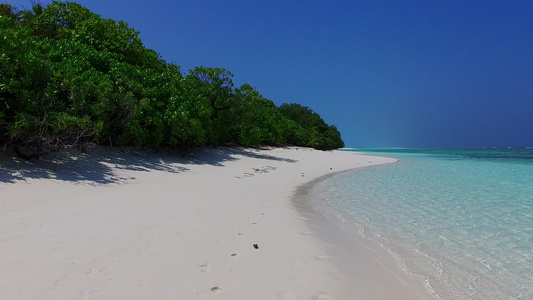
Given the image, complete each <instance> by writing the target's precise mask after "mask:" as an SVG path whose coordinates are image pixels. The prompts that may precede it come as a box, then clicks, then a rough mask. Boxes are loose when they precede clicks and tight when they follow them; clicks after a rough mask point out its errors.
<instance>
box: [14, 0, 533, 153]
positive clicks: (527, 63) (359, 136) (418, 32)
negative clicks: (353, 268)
mask: <svg viewBox="0 0 533 300" xmlns="http://www.w3.org/2000/svg"><path fill="white" fill-rule="evenodd" d="M4 1H7V2H8V3H10V4H13V5H16V6H19V7H20V6H25V7H29V6H30V4H29V1H25V0H24V1H18V0H17V1H9V0H4ZM42 3H43V4H48V3H50V1H42ZM78 3H81V4H82V5H83V6H85V7H87V8H89V9H91V10H92V11H93V12H95V13H97V14H100V15H101V16H102V17H104V18H113V19H116V20H124V21H126V22H127V23H128V24H129V25H130V26H131V27H134V28H135V29H136V30H138V31H140V32H141V34H140V36H141V39H142V40H143V42H144V44H145V45H146V46H147V47H149V48H152V49H154V50H155V51H157V52H158V53H160V54H161V55H162V57H163V58H164V59H165V60H166V61H168V62H173V63H175V64H177V65H180V66H182V70H183V71H184V72H187V71H188V70H189V69H191V68H193V67H195V66H202V65H203V66H208V67H224V68H226V69H228V70H230V71H231V72H232V73H233V74H234V75H235V77H234V82H235V83H236V85H240V84H243V83H250V84H251V85H252V86H254V87H255V88H256V89H257V90H258V91H259V92H260V93H261V94H262V95H263V96H264V97H266V98H268V99H270V100H272V101H274V102H275V103H276V104H278V105H279V104H281V103H283V102H289V103H290V102H297V103H301V104H302V105H304V106H308V107H310V108H312V109H313V110H314V111H316V112H318V113H319V114H320V115H321V116H322V117H323V118H324V119H325V120H326V122H328V123H329V124H333V125H336V126H337V127H338V129H339V130H340V131H341V134H342V137H343V140H344V141H345V143H346V145H347V146H348V147H495V146H500V147H501V146H504V147H505V146H533V17H532V16H533V1H528V0H507V1H503V0H502V1H492V0H484V1H475V0H471V1H469V0H461V1H459V0H418V1H417V0H368V1H356V0H352V1H314V0H307V1H278V0H271V1H254V0H247V1H241V0H236V1H232V0H227V1H220V0H190V1H151V2H147V1H138V0H128V1H126V0H107V1H101V0H92V1H87V0H83V1H78Z"/></svg>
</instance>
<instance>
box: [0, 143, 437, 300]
mask: <svg viewBox="0 0 533 300" xmlns="http://www.w3.org/2000/svg"><path fill="white" fill-rule="evenodd" d="M395 161H396V160H394V159H390V158H379V157H370V156H364V155H360V154H355V153H352V152H342V151H330V152H324V151H316V150H310V149H304V148H272V149H262V150H257V149H255V150H254V149H211V150H203V151H201V152H200V153H196V154H194V155H190V156H185V157H182V156H178V155H163V154H153V153H148V152H142V151H133V150H130V151H119V150H109V149H100V150H96V151H93V152H91V153H90V154H88V155H84V154H79V155H77V156H74V157H71V156H68V155H66V154H64V153H63V154H56V155H51V156H49V157H46V158H44V159H42V160H39V161H35V162H27V161H21V160H17V159H13V158H8V157H6V156H5V155H3V156H2V158H1V169H0V299H42V300H44V299H50V300H51V299H54V300H62V299H65V300H66V299H69V300H70V299H365V300H372V299H388V300H390V299H432V298H431V295H430V294H429V293H427V292H425V290H424V287H423V284H422V281H420V280H414V279H413V280H411V279H410V278H409V277H408V275H406V274H404V275H402V274H401V273H400V272H398V270H399V269H398V270H392V269H394V268H395V266H394V260H393V259H392V257H387V255H386V254H385V255H384V254H383V253H379V251H375V250H373V249H372V248H367V247H364V246H361V247H359V248H358V249H355V250H354V249H353V248H350V250H349V251H348V250H346V249H344V248H343V249H344V250H343V249H340V248H342V247H339V248H336V247H335V241H336V240H337V239H343V238H346V237H343V233H342V230H340V229H339V228H335V226H332V225H331V224H326V225H324V226H322V227H321V226H320V225H317V224H318V223H316V222H315V223H313V222H312V220H308V219H313V218H312V214H310V213H309V212H307V213H305V212H302V211H301V209H297V207H296V206H295V205H294V203H293V201H291V197H292V195H293V194H294V192H295V191H296V188H297V187H298V186H300V185H302V184H305V183H306V182H309V181H311V180H313V179H316V178H319V177H321V176H324V175H327V174H331V173H334V172H339V171H343V170H348V169H353V168H358V167H366V166H371V165H376V164H384V163H391V162H395ZM310 216H311V217H310ZM310 221H311V222H310ZM315 221H316V220H315ZM354 243H355V244H354V245H355V246H354V247H356V248H357V242H354ZM254 245H256V247H254ZM343 251H344V252H343ZM354 251H356V252H355V253H354ZM343 253H344V254H343ZM348 257H350V262H346V264H344V265H343V262H344V261H346V260H347V259H348ZM391 266H392V267H391Z"/></svg>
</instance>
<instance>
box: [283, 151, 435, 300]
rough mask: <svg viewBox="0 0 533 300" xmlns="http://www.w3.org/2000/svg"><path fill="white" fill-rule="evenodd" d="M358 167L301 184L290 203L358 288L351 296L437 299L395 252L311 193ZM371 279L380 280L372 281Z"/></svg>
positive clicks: (348, 278) (425, 283)
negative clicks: (322, 184) (318, 185)
mask: <svg viewBox="0 0 533 300" xmlns="http://www.w3.org/2000/svg"><path fill="white" fill-rule="evenodd" d="M363 155H368V156H372V154H366V153H365V154H363ZM398 162H399V160H397V159H394V161H393V162H390V163H387V164H382V165H377V166H376V165H375V166H372V167H382V166H385V165H388V164H394V163H398ZM361 169H362V168H355V169H349V170H345V171H340V172H336V173H333V174H327V175H324V176H321V177H319V178H317V179H315V180H312V181H310V182H308V183H306V184H304V185H301V186H300V187H298V189H297V191H296V193H295V194H294V196H293V204H294V205H295V206H296V207H297V208H298V209H299V210H300V212H301V214H302V215H303V216H305V218H306V220H307V222H308V223H309V224H310V226H311V227H312V228H313V230H314V231H315V232H316V234H317V236H318V237H319V239H320V240H322V241H324V242H325V244H326V245H327V246H328V249H327V252H328V253H329V257H330V258H331V259H332V261H334V262H335V264H336V265H337V266H339V268H340V269H341V270H342V272H343V274H345V276H346V278H347V279H346V281H347V282H352V283H354V284H356V285H358V286H359V287H360V289H358V290H351V293H352V296H355V297H357V299H405V300H409V299H440V298H439V296H438V295H437V294H436V293H435V292H434V291H433V290H432V288H431V286H429V285H428V284H429V283H428V282H427V280H426V279H425V278H424V277H423V276H421V275H419V274H414V273H411V272H406V270H404V269H403V268H402V264H403V262H402V261H401V258H400V256H399V255H398V254H397V253H394V252H393V251H392V250H391V249H388V248H386V247H384V246H383V245H381V244H380V243H378V242H377V241H374V240H372V239H370V238H368V237H366V236H365V234H364V227H363V226H362V225H361V224H359V223H356V222H354V221H352V220H346V219H344V218H342V217H341V216H340V215H339V214H337V213H335V212H333V211H332V210H331V208H329V207H327V205H326V204H325V203H323V202H320V199H318V198H316V196H317V195H314V194H313V191H312V190H313V189H314V188H315V186H316V185H317V184H320V183H321V182H323V181H325V180H328V179H331V178H333V177H335V176H337V175H340V174H344V173H346V172H358V171H361ZM369 269H373V272H374V273H373V274H372V275H371V276H368V275H369V272H368V270H369ZM375 278H380V280H379V281H376V280H374V279H375ZM347 286H348V284H347Z"/></svg>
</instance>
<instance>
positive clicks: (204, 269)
mask: <svg viewBox="0 0 533 300" xmlns="http://www.w3.org/2000/svg"><path fill="white" fill-rule="evenodd" d="M198 267H199V268H200V270H201V271H202V272H209V265H208V264H207V262H205V263H203V264H201V265H199V266H198Z"/></svg>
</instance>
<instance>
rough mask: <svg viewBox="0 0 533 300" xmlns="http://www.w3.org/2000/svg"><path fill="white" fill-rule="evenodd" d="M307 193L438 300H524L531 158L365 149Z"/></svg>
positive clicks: (528, 154)
mask: <svg viewBox="0 0 533 300" xmlns="http://www.w3.org/2000/svg"><path fill="white" fill-rule="evenodd" d="M360 151H361V152H366V153H371V154H375V155H379V156H390V157H395V158H398V159H400V163H398V164H392V165H386V166H378V167H372V168H366V169H360V170H354V171H350V172H347V173H343V174H339V175H337V176H333V177H331V178H328V179H326V180H324V181H321V182H319V183H317V184H316V186H315V187H314V188H313V193H314V194H315V196H316V197H319V198H321V199H326V204H327V206H328V207H329V210H332V211H333V212H334V213H335V214H338V215H339V216H340V217H341V218H344V219H347V220H351V221H353V222H355V223H357V224H359V225H360V226H362V228H363V229H364V235H365V236H366V237H368V238H370V239H372V240H374V241H376V242H378V243H380V244H382V245H383V246H385V247H387V248H388V249H390V250H391V253H393V254H394V255H395V256H396V257H397V259H398V265H399V267H401V268H402V269H403V270H404V271H406V272H408V273H414V274H420V275H422V276H424V278H427V283H428V284H429V286H430V287H431V289H433V290H434V292H436V293H437V294H438V295H439V297H440V298H441V299H450V300H452V299H533V149H373V150H372V149H364V150H360Z"/></svg>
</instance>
